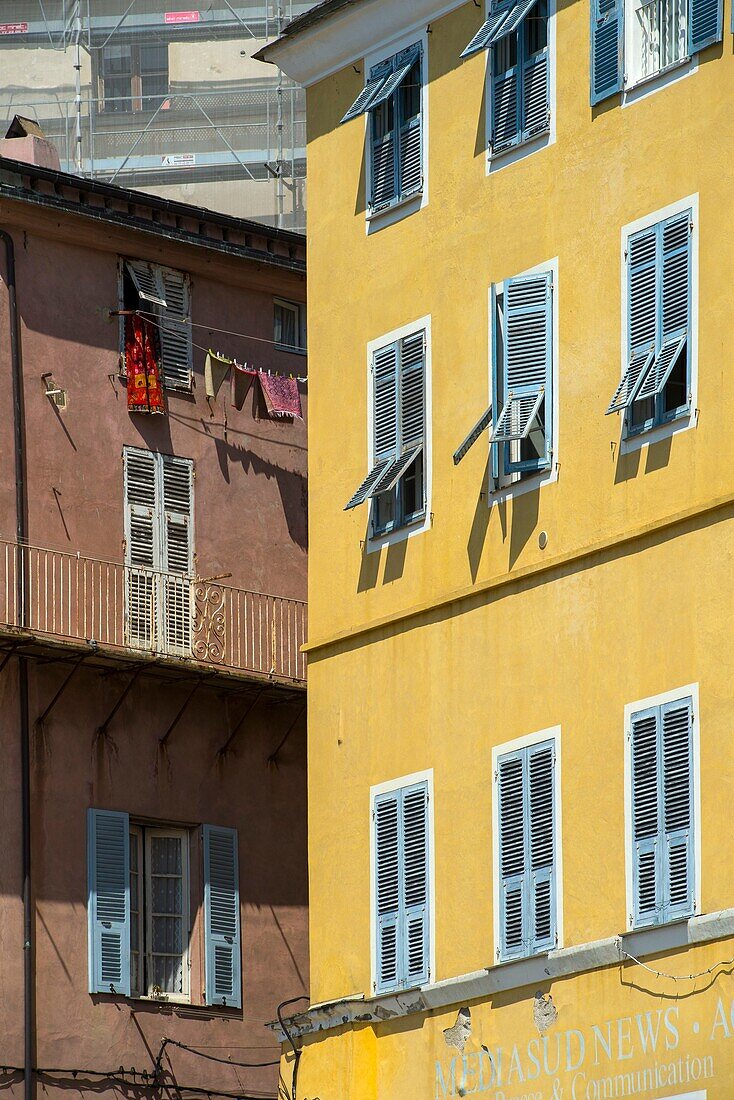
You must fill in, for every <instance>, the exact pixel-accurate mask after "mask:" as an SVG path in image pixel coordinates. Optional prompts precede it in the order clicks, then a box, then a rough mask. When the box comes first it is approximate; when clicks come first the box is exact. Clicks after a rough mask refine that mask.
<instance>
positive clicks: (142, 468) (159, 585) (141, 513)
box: [123, 447, 194, 657]
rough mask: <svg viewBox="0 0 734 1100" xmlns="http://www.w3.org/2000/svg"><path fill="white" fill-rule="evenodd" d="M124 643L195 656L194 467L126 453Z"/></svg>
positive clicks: (160, 457)
mask: <svg viewBox="0 0 734 1100" xmlns="http://www.w3.org/2000/svg"><path fill="white" fill-rule="evenodd" d="M123 455H124V490H125V565H126V566H127V569H126V585H125V640H126V644H127V645H130V646H135V647H137V648H140V649H151V650H155V651H156V652H158V653H170V654H176V655H179V656H188V657H190V656H191V631H192V623H193V602H192V600H193V584H192V575H193V568H194V499H193V497H194V485H193V478H194V464H193V462H191V460H190V459H188V458H177V457H175V456H174V455H163V454H159V453H158V452H156V451H144V450H141V449H138V448H137V447H125V449H124V452H123Z"/></svg>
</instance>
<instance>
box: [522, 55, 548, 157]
mask: <svg viewBox="0 0 734 1100" xmlns="http://www.w3.org/2000/svg"><path fill="white" fill-rule="evenodd" d="M549 80H550V77H549V66H548V51H547V50H544V51H543V52H542V53H539V54H537V55H536V56H535V57H532V58H531V59H530V60H529V61H526V62H525V65H524V68H523V108H522V109H523V120H522V136H523V139H524V140H527V139H528V138H531V137H533V136H534V135H535V134H541V133H543V131H544V130H547V129H548V126H549V124H550V83H549Z"/></svg>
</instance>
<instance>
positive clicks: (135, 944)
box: [130, 832, 142, 993]
mask: <svg viewBox="0 0 734 1100" xmlns="http://www.w3.org/2000/svg"><path fill="white" fill-rule="evenodd" d="M140 870H141V868H140V834H139V833H138V832H131V833H130V992H131V993H140V990H141V985H142V983H141V980H140Z"/></svg>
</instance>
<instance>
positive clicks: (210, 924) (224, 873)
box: [204, 825, 242, 1008]
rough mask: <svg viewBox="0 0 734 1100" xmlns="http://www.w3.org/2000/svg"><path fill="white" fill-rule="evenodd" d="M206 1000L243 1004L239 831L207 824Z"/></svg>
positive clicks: (212, 1002)
mask: <svg viewBox="0 0 734 1100" xmlns="http://www.w3.org/2000/svg"><path fill="white" fill-rule="evenodd" d="M204 949H205V962H206V1003H207V1004H208V1005H229V1006H230V1007H233V1008H241V1007H242V964H241V959H240V890H239V863H238V858H237V830H236V829H225V828H221V827H220V826H217V825H205V826H204Z"/></svg>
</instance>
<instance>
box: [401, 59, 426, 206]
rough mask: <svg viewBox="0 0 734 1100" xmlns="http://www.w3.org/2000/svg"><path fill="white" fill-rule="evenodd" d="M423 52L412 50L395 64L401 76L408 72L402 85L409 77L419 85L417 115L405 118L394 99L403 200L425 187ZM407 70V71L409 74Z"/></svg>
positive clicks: (402, 78)
mask: <svg viewBox="0 0 734 1100" xmlns="http://www.w3.org/2000/svg"><path fill="white" fill-rule="evenodd" d="M421 58H422V50H421V48H420V47H411V48H410V50H406V51H404V52H403V53H401V54H398V58H397V62H396V64H397V65H398V66H399V70H398V71H399V72H400V73H403V72H405V76H404V77H401V81H402V80H404V79H405V77H407V79H408V80H409V81H413V82H415V83H416V84H417V85H418V112H417V114H415V115H413V116H412V117H410V118H403V117H402V106H401V104H402V97H401V96H400V95H399V94H398V95H397V96H396V99H395V110H396V115H397V116H398V117H399V127H400V129H399V135H398V143H399V148H398V171H399V176H400V179H399V185H398V192H399V194H400V196H401V197H407V196H408V195H412V194H415V193H416V192H418V191H420V190H421V189H422V187H423V152H422V150H423V103H422V82H423V81H422V73H421V64H422V62H421ZM406 69H407V71H406Z"/></svg>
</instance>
